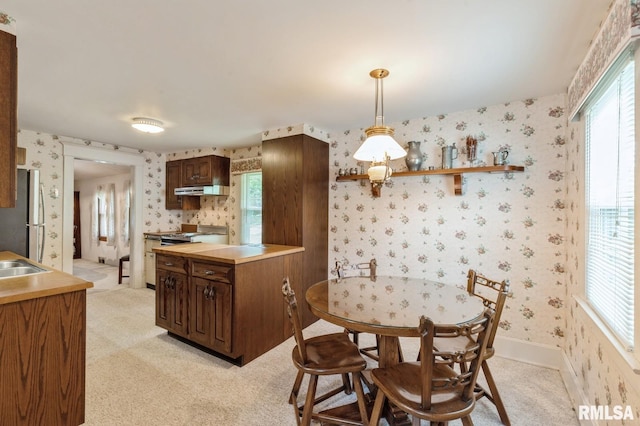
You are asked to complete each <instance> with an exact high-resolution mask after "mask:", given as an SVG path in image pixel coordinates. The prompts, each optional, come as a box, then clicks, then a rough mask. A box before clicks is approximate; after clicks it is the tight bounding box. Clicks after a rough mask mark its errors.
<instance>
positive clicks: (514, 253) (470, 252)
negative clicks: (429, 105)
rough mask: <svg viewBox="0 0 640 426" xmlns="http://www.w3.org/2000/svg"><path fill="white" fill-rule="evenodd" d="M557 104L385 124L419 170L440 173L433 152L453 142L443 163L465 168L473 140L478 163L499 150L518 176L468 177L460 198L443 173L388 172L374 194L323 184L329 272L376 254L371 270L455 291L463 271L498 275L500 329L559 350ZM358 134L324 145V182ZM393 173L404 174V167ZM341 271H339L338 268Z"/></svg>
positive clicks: (351, 184) (354, 184) (540, 102)
mask: <svg viewBox="0 0 640 426" xmlns="http://www.w3.org/2000/svg"><path fill="white" fill-rule="evenodd" d="M564 111H565V97H564V96H563V95H556V96H549V97H545V98H541V99H527V100H524V101H517V102H510V103H506V104H503V105H494V106H487V107H481V108H477V109H475V110H469V111H462V112H457V113H452V114H443V115H438V116H433V117H422V118H416V119H407V120H403V121H401V122H398V123H387V125H391V126H392V127H394V128H395V130H396V140H398V141H399V142H400V143H401V144H402V145H404V146H405V148H406V147H407V142H409V141H417V142H420V149H421V152H422V154H423V164H422V168H423V169H426V168H428V167H430V166H432V167H434V168H435V169H438V168H441V165H442V159H441V153H442V147H443V146H445V145H449V146H450V145H452V144H455V145H456V146H457V148H458V150H459V155H458V158H457V159H456V160H454V164H453V167H469V165H470V164H469V162H468V161H467V158H466V151H465V150H466V148H465V140H466V137H467V136H469V135H471V136H474V137H475V138H476V139H477V140H478V154H477V158H478V159H477V161H476V164H475V165H477V166H481V165H492V164H493V156H492V152H494V151H498V150H499V149H508V150H509V152H510V154H509V156H508V159H507V161H508V163H509V164H514V165H521V166H525V171H524V172H522V173H520V172H517V173H504V172H502V173H494V174H486V173H468V174H465V175H463V176H464V178H463V181H464V186H465V193H464V195H462V196H456V195H454V189H453V176H444V175H428V176H412V177H396V178H394V177H393V176H392V177H391V181H390V182H389V183H387V184H386V185H384V186H383V188H382V191H381V192H382V193H381V197H380V198H372V196H371V191H370V186H369V183H368V182H367V181H359V182H358V181H347V182H344V181H341V182H332V184H331V189H330V195H329V197H330V198H329V201H330V202H329V205H330V211H329V222H330V223H329V229H330V235H329V240H330V241H329V247H330V250H331V252H330V256H329V258H330V268H331V267H332V266H333V265H335V262H336V261H340V262H342V263H343V264H347V265H348V264H355V263H360V262H368V261H369V260H370V259H371V258H376V260H377V263H378V273H379V274H388V275H402V276H408V277H424V278H427V279H432V280H437V281H443V282H446V283H451V284H458V285H466V274H467V271H468V270H469V268H473V269H477V270H479V271H481V272H482V273H484V274H485V275H487V276H488V277H490V278H493V279H496V280H503V279H508V280H510V282H511V293H510V297H509V298H508V301H507V304H506V308H505V311H504V312H503V315H502V318H501V322H500V327H501V331H500V334H501V335H503V336H507V337H513V338H517V339H522V340H529V341H533V342H537V343H542V344H547V345H553V346H562V344H563V341H564V329H565V318H564V317H565V309H564V307H565V303H566V293H565V290H564V245H565V241H564V236H563V232H564V229H563V224H564V207H565V205H564V200H563V194H562V192H563V187H564V182H563V180H564V161H565V159H564V144H565V132H566V122H567V120H566V115H565V113H564ZM362 138H363V130H362V129H353V130H348V131H345V132H342V133H339V134H333V135H332V138H331V150H330V159H331V164H330V168H331V172H330V175H331V176H337V175H338V172H339V169H350V168H352V167H356V168H357V169H358V170H360V168H361V166H363V165H361V164H358V163H357V162H356V161H355V160H354V159H353V158H352V156H353V153H354V152H355V151H356V149H357V148H358V147H359V145H360V144H361V143H362ZM392 163H393V165H394V170H397V171H401V170H407V167H406V165H405V164H404V160H396V161H394V162H392ZM347 273H348V272H347Z"/></svg>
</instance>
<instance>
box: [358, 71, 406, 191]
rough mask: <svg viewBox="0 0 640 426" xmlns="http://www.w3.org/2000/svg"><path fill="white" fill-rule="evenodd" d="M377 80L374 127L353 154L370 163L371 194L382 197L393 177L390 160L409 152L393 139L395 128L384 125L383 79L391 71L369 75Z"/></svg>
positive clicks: (368, 130)
mask: <svg viewBox="0 0 640 426" xmlns="http://www.w3.org/2000/svg"><path fill="white" fill-rule="evenodd" d="M369 75H370V76H371V77H373V78H374V79H375V80H376V108H375V118H374V121H373V126H371V127H369V128H368V129H366V130H365V131H364V133H365V135H366V136H367V138H366V139H365V141H364V142H363V143H362V145H360V148H358V150H357V151H356V153H355V154H353V158H355V159H356V160H360V161H370V162H371V167H369V170H367V174H368V175H369V181H370V182H371V193H372V194H373V196H374V197H379V196H380V187H381V186H382V184H383V183H384V182H385V181H387V180H388V179H389V177H390V176H391V172H392V170H391V167H389V160H395V159H397V158H402V157H404V156H405V155H407V152H406V151H405V150H404V148H402V147H401V146H400V144H398V142H396V141H395V139H393V128H391V127H389V126H385V125H384V94H383V91H382V79H383V78H385V77H387V76H388V75H389V71H387V70H385V69H382V68H379V69H375V70H373V71H371V72H370V73H369Z"/></svg>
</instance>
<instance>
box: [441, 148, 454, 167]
mask: <svg viewBox="0 0 640 426" xmlns="http://www.w3.org/2000/svg"><path fill="white" fill-rule="evenodd" d="M456 158H458V148H456V144H452V145H451V146H446V145H445V146H443V147H442V168H443V169H451V168H453V160H455V159H456Z"/></svg>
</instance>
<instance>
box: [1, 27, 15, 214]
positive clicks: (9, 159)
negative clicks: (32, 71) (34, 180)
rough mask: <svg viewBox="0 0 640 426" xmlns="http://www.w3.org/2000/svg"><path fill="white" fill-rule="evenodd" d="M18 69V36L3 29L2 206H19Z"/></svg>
mask: <svg viewBox="0 0 640 426" xmlns="http://www.w3.org/2000/svg"><path fill="white" fill-rule="evenodd" d="M17 69H18V49H17V46H16V36H14V35H13V34H9V33H7V32H4V31H1V30H0V207H15V206H16V179H17V177H16V170H17V169H16V167H17V166H16V149H17V144H18V123H17V107H18V100H17V99H18V70H17Z"/></svg>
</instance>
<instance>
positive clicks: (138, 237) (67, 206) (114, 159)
mask: <svg viewBox="0 0 640 426" xmlns="http://www.w3.org/2000/svg"><path fill="white" fill-rule="evenodd" d="M62 145H63V147H64V168H63V170H64V192H63V194H64V195H63V196H64V199H63V209H62V210H63V212H62V214H63V220H62V221H63V224H62V234H63V239H62V270H63V271H64V272H66V273H70V274H72V273H73V226H74V219H73V216H74V162H75V159H76V158H77V159H79V160H89V161H95V162H102V163H105V162H106V163H111V164H115V165H121V166H129V167H130V170H132V173H131V194H132V198H131V207H130V214H131V221H130V235H131V245H130V262H129V266H130V275H131V276H130V279H129V280H130V281H129V286H130V287H132V288H143V287H145V280H144V276H143V275H144V273H143V272H144V269H143V268H144V242H143V220H142V210H143V199H142V194H144V190H143V181H144V167H145V164H146V163H145V158H144V156H143V155H140V154H134V153H129V152H122V151H120V150H108V149H102V148H96V147H92V146H88V145H79V144H77V143H73V142H65V141H63V142H62Z"/></svg>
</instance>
